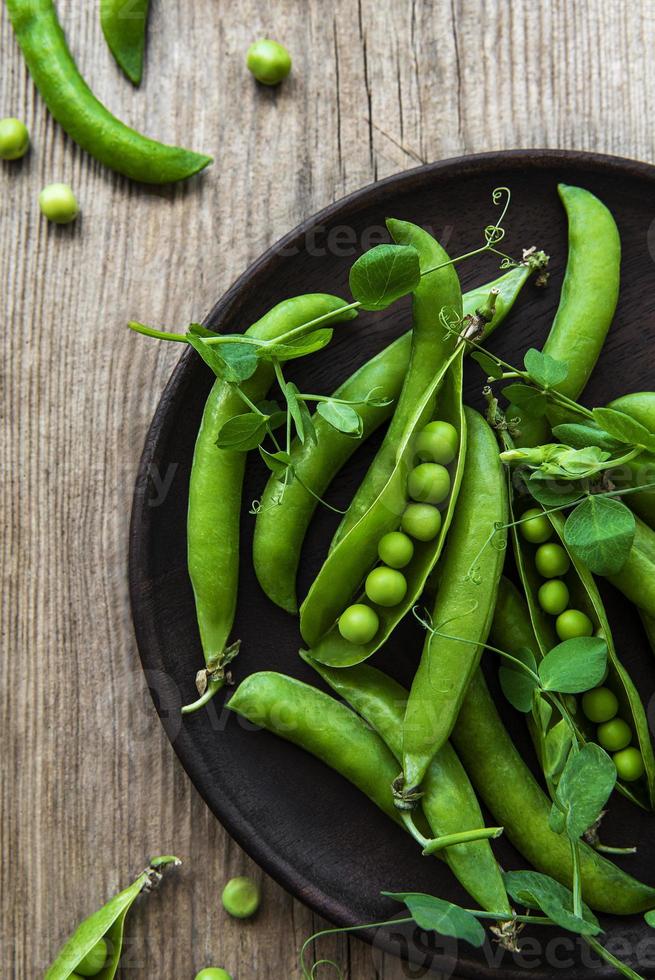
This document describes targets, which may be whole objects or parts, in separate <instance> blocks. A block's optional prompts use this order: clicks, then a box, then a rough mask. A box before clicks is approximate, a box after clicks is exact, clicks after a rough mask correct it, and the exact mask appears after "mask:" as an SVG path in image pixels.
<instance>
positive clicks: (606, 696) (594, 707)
mask: <svg viewBox="0 0 655 980" xmlns="http://www.w3.org/2000/svg"><path fill="white" fill-rule="evenodd" d="M582 710H583V711H584V713H585V715H586V717H587V718H588V719H589V721H593V722H595V723H596V724H597V725H598V724H600V723H601V722H603V721H611V720H612V718H613V717H614V716H615V714H616V712H617V711H618V710H619V702H618V699H617V697H616V694H614V692H613V691H610V689H609V688H607V687H596V688H594V690H593V691H587V692H586V693H585V694H583V695H582Z"/></svg>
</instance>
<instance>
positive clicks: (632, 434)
mask: <svg viewBox="0 0 655 980" xmlns="http://www.w3.org/2000/svg"><path fill="white" fill-rule="evenodd" d="M593 416H594V419H595V421H596V422H597V423H598V424H599V425H600V426H601V428H603V429H605V431H606V432H609V434H610V435H611V436H614V438H615V439H618V440H619V442H623V443H625V444H626V445H628V446H641V447H642V448H643V449H647V450H648V451H649V452H651V453H653V452H655V434H653V433H652V432H649V430H648V429H647V428H646V426H645V425H642V424H641V422H637V421H636V419H633V418H632V417H631V416H630V415H626V414H625V412H617V411H616V409H614V408H594V410H593Z"/></svg>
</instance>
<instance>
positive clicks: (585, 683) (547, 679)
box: [538, 636, 607, 694]
mask: <svg viewBox="0 0 655 980" xmlns="http://www.w3.org/2000/svg"><path fill="white" fill-rule="evenodd" d="M606 666H607V643H606V641H605V640H604V639H603V638H602V637H601V636H576V637H575V638H574V639H572V640H564V642H563V643H558V644H557V646H556V647H553V649H552V650H550V651H549V653H547V654H546V656H545V657H544V659H543V660H542V661H541V663H540V664H539V667H538V671H539V677H540V678H541V684H542V687H543V688H544V690H545V691H558V692H559V693H560V694H582V692H583V691H589V690H590V689H591V688H592V687H597V686H598V685H599V684H600V682H601V681H602V679H603V676H604V674H605V668H606Z"/></svg>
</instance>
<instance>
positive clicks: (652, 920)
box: [644, 909, 655, 929]
mask: <svg viewBox="0 0 655 980" xmlns="http://www.w3.org/2000/svg"><path fill="white" fill-rule="evenodd" d="M644 920H645V922H646V925H647V926H650V927H651V929H655V909H651V910H650V912H646V914H645V915H644Z"/></svg>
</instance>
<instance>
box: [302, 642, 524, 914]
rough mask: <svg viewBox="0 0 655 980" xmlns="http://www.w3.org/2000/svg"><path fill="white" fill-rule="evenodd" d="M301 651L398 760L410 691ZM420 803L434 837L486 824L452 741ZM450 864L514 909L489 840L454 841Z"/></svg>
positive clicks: (476, 892) (471, 889)
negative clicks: (313, 657)
mask: <svg viewBox="0 0 655 980" xmlns="http://www.w3.org/2000/svg"><path fill="white" fill-rule="evenodd" d="M301 656H302V657H303V659H304V660H305V661H306V663H308V664H310V666H312V667H313V668H314V669H315V670H316V671H318V673H319V674H320V675H321V677H322V678H323V680H324V681H325V682H326V683H327V684H329V685H330V687H331V688H332V690H333V691H335V692H336V694H338V695H339V697H341V698H343V699H344V701H346V702H347V703H348V704H349V705H350V706H351V708H353V709H354V710H355V711H356V712H357V713H358V714H359V715H361V716H362V718H363V719H364V721H366V722H368V724H369V725H371V727H372V728H373V729H374V730H375V731H376V732H377V733H378V735H379V736H380V738H381V739H382V741H383V742H384V743H385V745H387V747H388V748H389V749H390V750H391V752H392V753H393V755H394V757H395V758H396V760H397V761H398V762H400V761H401V759H402V727H403V718H404V715H405V706H406V703H407V691H406V690H405V689H404V688H403V687H401V685H400V684H398V683H396V681H394V680H392V679H391V678H390V677H387V675H386V674H383V673H382V671H380V670H376V669H375V667H369V666H368V664H361V665H359V666H357V667H350V668H346V669H345V670H344V669H334V668H331V667H325V666H324V665H323V664H319V663H317V662H316V661H315V660H312V658H311V657H309V656H308V655H307V654H305V653H301ZM423 788H424V793H423V796H422V798H421V806H422V808H423V812H424V814H425V816H426V818H427V821H428V824H429V825H430V829H431V830H432V833H433V834H434V835H435V837H441V836H445V835H448V834H456V833H459V832H460V831H463V830H474V829H476V828H477V827H482V826H484V819H483V816H482V813H481V812H480V805H479V803H478V800H477V797H476V795H475V792H474V790H473V787H472V786H471V783H470V780H469V778H468V776H467V775H466V772H465V771H464V767H463V766H462V764H461V762H460V761H459V759H458V758H457V755H456V754H455V750H454V749H453V748H452V746H451V745H450V743H448V742H447V743H446V744H445V745H444V746H443V748H442V749H441V751H440V752H438V753H437V755H436V756H435V757H434V759H433V760H432V763H431V764H430V767H429V769H428V771H427V773H426V777H425V780H424V783H423ZM443 857H444V860H445V861H446V863H447V864H448V866H449V868H450V870H451V871H452V872H453V874H454V875H455V876H456V877H457V879H458V880H459V882H460V884H461V885H462V886H463V887H464V888H465V889H466V891H467V892H468V893H469V895H471V897H472V898H473V899H474V900H475V901H476V902H478V904H479V905H480V906H481V907H482V908H483V909H487V910H488V911H490V912H507V914H508V915H509V914H510V912H511V909H510V905H509V901H508V899H507V893H506V891H505V886H504V884H503V878H502V874H501V872H500V868H499V867H498V863H497V861H496V859H495V858H494V855H493V851H492V850H491V845H490V844H489V841H487V840H477V841H472V842H471V843H467V844H455V845H453V846H452V847H448V848H446V849H445V850H444V851H443Z"/></svg>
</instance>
